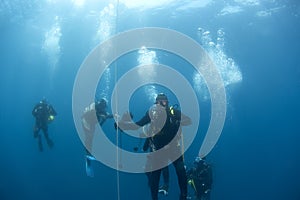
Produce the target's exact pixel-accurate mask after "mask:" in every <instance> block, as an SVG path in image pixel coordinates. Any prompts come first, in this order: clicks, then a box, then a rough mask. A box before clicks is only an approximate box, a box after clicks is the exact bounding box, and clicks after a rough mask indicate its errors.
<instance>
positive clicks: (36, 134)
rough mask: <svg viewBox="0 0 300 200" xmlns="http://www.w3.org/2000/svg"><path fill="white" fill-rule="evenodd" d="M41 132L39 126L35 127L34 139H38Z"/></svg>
mask: <svg viewBox="0 0 300 200" xmlns="http://www.w3.org/2000/svg"><path fill="white" fill-rule="evenodd" d="M39 131H40V128H39V126H38V125H37V124H35V125H34V127H33V137H34V138H37V137H38V135H39Z"/></svg>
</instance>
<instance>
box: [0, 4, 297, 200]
mask: <svg viewBox="0 0 300 200" xmlns="http://www.w3.org/2000/svg"><path fill="white" fill-rule="evenodd" d="M249 2H251V1H249ZM253 2H259V5H254V6H253V5H252V6H251V5H244V6H243V7H242V8H243V9H242V11H241V12H237V13H231V14H228V15H220V14H219V13H220V11H221V10H222V9H223V8H224V7H225V6H227V5H236V4H237V2H234V1H226V2H222V3H217V2H214V3H211V4H210V5H209V6H207V7H205V8H190V9H185V10H176V8H177V7H179V6H180V5H184V3H178V4H176V3H173V4H171V5H170V7H168V6H164V7H163V8H161V9H154V8H153V9H148V10H147V9H146V10H143V11H141V10H139V9H126V8H125V7H124V5H122V4H120V5H119V13H118V17H117V18H114V19H113V20H116V21H117V24H116V27H115V30H114V31H116V32H121V31H124V30H128V29H131V28H137V27H145V26H158V27H166V28H172V29H175V30H177V31H180V32H182V33H184V34H186V35H188V36H190V37H192V38H194V39H195V40H198V39H199V38H197V28H198V27H202V28H204V29H206V30H209V31H210V32H211V33H212V35H214V34H215V33H216V31H217V30H218V29H220V28H223V29H224V31H225V33H226V35H225V52H226V54H227V55H228V56H229V57H232V58H233V59H234V61H235V62H236V63H237V65H238V66H239V70H240V71H241V73H242V76H243V79H242V81H240V82H238V83H233V84H231V85H229V86H228V87H227V88H226V89H227V97H228V99H227V100H228V104H227V106H228V111H227V118H226V123H225V126H224V129H223V133H222V135H221V138H220V140H219V141H218V143H217V145H216V147H215V148H214V149H213V151H212V152H211V153H210V154H209V155H208V160H209V161H210V162H211V163H212V164H213V167H214V185H213V191H212V199H214V200H219V199H223V200H252V199H257V200H263V199H273V200H277V199H278V200H279V199H288V200H299V199H300V192H299V188H300V172H299V168H300V156H299V152H300V147H299V141H300V136H299V134H300V128H299V122H300V117H299V116H300V115H299V112H300V104H299V100H300V58H299V47H300V42H299V35H300V26H299V25H300V20H299V15H300V7H299V3H297V2H296V1H276V2H274V1H261V2H260V1H253ZM70 5H71V4H70V2H69V1H64V2H63V3H59V2H57V3H49V2H48V3H47V2H39V1H24V2H18V1H1V3H0V8H1V9H0V30H1V31H0V44H1V49H0V60H1V66H0V70H1V73H0V74H1V75H0V76H1V77H0V83H1V84H0V91H1V100H0V109H1V114H0V120H1V126H0V152H1V153H0V154H1V162H0V199H1V200H17V199H31V200H35V199H45V200H48V199H49V200H50V199H51V200H52V199H118V195H117V191H118V190H117V185H118V182H117V175H118V174H117V172H116V171H115V170H113V169H110V168H108V167H106V166H104V165H103V164H101V163H95V165H94V166H95V178H89V177H87V176H86V175H85V169H84V155H83V152H84V151H83V150H84V148H83V145H82V143H81V141H80V139H79V137H78V135H77V134H76V129H75V126H74V123H73V118H72V109H71V104H72V101H71V100H72V99H71V98H72V88H73V83H74V80H75V77H76V73H77V70H78V69H79V67H80V65H81V63H82V62H83V60H84V58H85V57H86V56H87V54H88V53H89V52H90V51H91V49H92V48H94V46H95V45H96V44H94V43H93V42H92V39H91V38H92V37H93V36H94V33H95V31H96V28H97V26H96V24H95V21H96V18H97V17H96V16H93V15H92V16H89V15H88V13H89V11H90V10H96V11H101V10H102V9H103V8H104V7H105V6H107V5H108V2H105V1H103V2H102V3H98V4H96V3H94V4H88V3H87V4H86V6H85V7H84V9H82V10H80V9H75V8H74V7H73V6H70ZM261 10H264V11H268V12H270V13H271V15H269V16H265V17H259V16H258V15H256V13H257V12H258V11H261ZM54 16H59V17H60V19H61V21H60V27H61V33H62V36H61V38H60V43H59V44H60V48H61V51H60V53H59V62H58V63H57V65H56V68H55V70H54V69H53V66H51V64H50V63H49V59H48V56H47V55H46V54H45V53H43V51H42V50H41V46H42V44H43V41H44V39H45V38H44V37H45V32H46V31H47V29H49V27H51V25H52V24H53V20H52V19H53V18H54ZM97 19H98V18H97ZM114 33H115V32H114ZM114 33H113V34H114ZM133 63H134V62H133ZM166 63H167V64H169V65H172V61H169V62H168V61H166ZM173 64H174V66H175V65H176V63H173ZM182 73H183V74H184V72H182ZM187 77H188V78H191V77H192V75H190V77H189V76H188V75H187ZM43 96H46V97H47V99H48V100H49V101H50V102H51V104H53V106H54V107H55V109H56V110H57V112H58V116H57V118H56V120H55V122H53V124H51V125H50V127H49V132H50V135H51V137H52V138H53V140H54V142H55V147H54V148H53V149H52V150H49V149H48V148H47V147H46V145H45V150H44V152H43V153H40V152H38V149H37V142H36V141H35V140H34V139H33V134H32V127H33V124H34V119H33V117H32V116H31V110H32V108H33V106H34V104H35V103H36V102H37V101H39V100H40V99H41V98H42V97H43ZM139 97H140V98H141V99H138V100H135V101H134V100H133V102H132V103H133V104H132V105H131V106H132V107H134V106H135V105H137V104H138V102H147V103H148V104H151V102H150V101H149V100H148V99H142V98H143V97H142V96H139ZM147 106H148V105H144V106H140V107H139V109H138V110H137V108H133V109H135V111H134V112H135V113H137V117H140V116H141V115H142V113H143V112H144V111H145V110H146V108H147ZM201 109H202V110H201V111H202V112H203V115H202V116H203V121H202V122H201V123H202V125H203V126H202V127H200V129H199V133H198V134H199V136H198V137H199V138H197V140H195V142H194V143H193V145H192V146H191V148H190V149H189V150H188V151H187V153H186V163H187V164H190V163H191V162H192V160H193V158H194V157H195V156H196V155H197V152H198V149H199V145H201V139H202V138H203V134H204V132H205V130H206V129H207V124H208V123H207V121H208V120H209V114H208V113H209V111H210V109H209V103H208V102H202V108H201ZM201 114H202V113H201ZM104 126H105V128H106V129H108V130H111V132H112V133H114V129H113V122H112V121H110V122H107V123H106V124H105V125H104ZM125 141H126V142H127V143H126V144H123V145H126V146H127V147H131V146H135V145H136V141H134V142H131V141H127V140H124V141H123V143H124V142H125ZM175 177H176V176H175V174H174V170H173V168H171V181H172V183H171V188H170V195H169V197H168V198H164V199H177V194H178V186H177V182H176V179H175ZM119 180H120V182H119V187H120V199H124V200H126V199H150V193H149V189H148V187H147V180H146V177H145V175H144V174H127V173H122V172H120V173H119Z"/></svg>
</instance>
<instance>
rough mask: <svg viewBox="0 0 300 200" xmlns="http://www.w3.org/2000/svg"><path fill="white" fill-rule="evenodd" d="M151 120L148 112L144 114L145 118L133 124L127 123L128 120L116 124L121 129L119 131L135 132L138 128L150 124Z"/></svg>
mask: <svg viewBox="0 0 300 200" xmlns="http://www.w3.org/2000/svg"><path fill="white" fill-rule="evenodd" d="M150 121H151V119H150V117H149V115H148V112H147V113H146V114H145V116H144V117H143V118H142V119H140V120H139V121H137V122H133V121H131V120H130V121H128V120H121V121H119V123H118V127H119V128H120V129H121V130H137V129H139V128H141V127H142V126H144V125H146V124H148V123H150Z"/></svg>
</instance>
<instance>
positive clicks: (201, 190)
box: [187, 157, 213, 200]
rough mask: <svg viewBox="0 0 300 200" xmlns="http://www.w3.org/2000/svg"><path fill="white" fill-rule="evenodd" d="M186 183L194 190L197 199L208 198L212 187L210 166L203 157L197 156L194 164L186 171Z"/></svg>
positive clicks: (206, 199)
mask: <svg viewBox="0 0 300 200" xmlns="http://www.w3.org/2000/svg"><path fill="white" fill-rule="evenodd" d="M187 176H188V183H189V184H190V185H191V186H192V188H193V189H194V191H195V197H196V199H197V200H209V199H210V192H211V187H212V182H213V179H212V167H211V165H210V164H208V163H207V162H206V161H205V158H200V157H197V158H196V159H195V162H194V166H193V167H192V168H191V169H189V170H188V171H187Z"/></svg>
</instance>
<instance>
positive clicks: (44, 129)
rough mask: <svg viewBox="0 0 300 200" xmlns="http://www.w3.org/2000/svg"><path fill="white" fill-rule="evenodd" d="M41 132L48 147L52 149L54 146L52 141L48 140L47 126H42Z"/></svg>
mask: <svg viewBox="0 0 300 200" xmlns="http://www.w3.org/2000/svg"><path fill="white" fill-rule="evenodd" d="M43 132H44V136H45V138H46V141H47V144H48V147H50V148H52V147H53V145H54V143H53V141H52V140H51V139H50V138H49V134H48V125H44V126H43Z"/></svg>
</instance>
